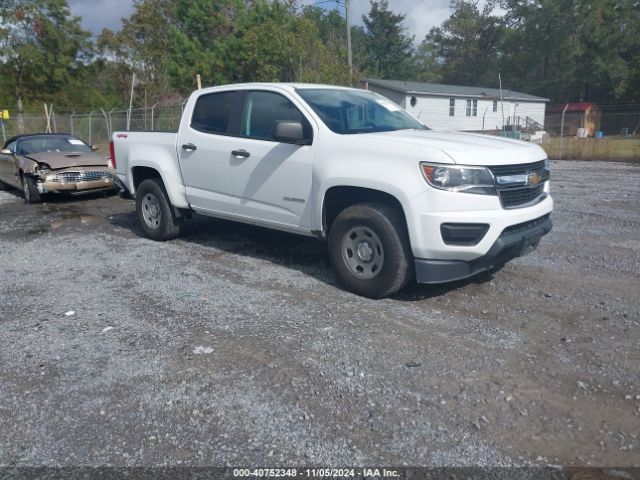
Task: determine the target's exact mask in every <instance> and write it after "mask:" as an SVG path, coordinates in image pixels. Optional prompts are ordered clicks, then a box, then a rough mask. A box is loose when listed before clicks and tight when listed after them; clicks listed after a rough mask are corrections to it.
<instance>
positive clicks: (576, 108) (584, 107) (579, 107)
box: [547, 102, 596, 113]
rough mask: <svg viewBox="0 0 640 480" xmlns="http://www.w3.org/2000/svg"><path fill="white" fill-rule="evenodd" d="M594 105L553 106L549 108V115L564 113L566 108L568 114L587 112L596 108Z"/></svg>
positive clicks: (570, 104) (566, 104)
mask: <svg viewBox="0 0 640 480" xmlns="http://www.w3.org/2000/svg"><path fill="white" fill-rule="evenodd" d="M595 106H596V105H595V104H594V103H588V102H583V103H563V104H562V105H551V106H549V108H547V112H549V113H562V112H563V111H564V108H565V107H567V112H586V111H587V110H589V109H590V108H593V107H595Z"/></svg>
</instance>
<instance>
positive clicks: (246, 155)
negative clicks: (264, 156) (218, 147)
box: [231, 149, 251, 158]
mask: <svg viewBox="0 0 640 480" xmlns="http://www.w3.org/2000/svg"><path fill="white" fill-rule="evenodd" d="M231 155H233V156H234V157H244V158H249V157H250V156H251V154H250V153H249V152H247V151H246V150H242V149H240V150H232V151H231Z"/></svg>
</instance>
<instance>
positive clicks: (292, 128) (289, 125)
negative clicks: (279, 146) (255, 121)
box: [271, 121, 311, 145]
mask: <svg viewBox="0 0 640 480" xmlns="http://www.w3.org/2000/svg"><path fill="white" fill-rule="evenodd" d="M271 137H272V138H273V139H274V140H276V141H278V142H286V143H295V144H296V145H311V140H310V139H308V138H304V129H303V128H302V123H300V122H290V121H279V122H275V123H274V124H273V131H272V132H271Z"/></svg>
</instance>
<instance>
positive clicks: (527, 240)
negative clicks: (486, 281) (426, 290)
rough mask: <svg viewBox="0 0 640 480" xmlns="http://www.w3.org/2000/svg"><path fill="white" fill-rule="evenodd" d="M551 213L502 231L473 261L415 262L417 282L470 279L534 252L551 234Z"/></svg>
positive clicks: (417, 260) (433, 260)
mask: <svg viewBox="0 0 640 480" xmlns="http://www.w3.org/2000/svg"><path fill="white" fill-rule="evenodd" d="M551 227H552V223H551V214H550V213H548V214H546V215H543V216H542V217H539V218H536V219H534V220H531V221H528V222H523V223H520V224H516V225H512V226H510V227H507V228H505V229H504V230H503V231H502V233H501V234H500V235H499V236H498V239H497V240H496V241H495V242H494V243H493V245H492V246H491V248H490V249H489V251H488V252H487V253H486V254H484V255H482V256H481V257H478V258H475V259H473V260H469V261H465V260H437V259H424V258H417V259H415V270H416V280H417V282H418V283H445V282H452V281H455V280H462V279H464V278H468V277H472V276H474V275H476V274H478V273H480V272H483V271H485V270H490V269H491V268H494V267H498V266H500V265H503V264H504V263H506V262H508V261H509V260H512V259H514V258H516V257H520V256H522V255H526V254H527V253H529V252H531V251H533V250H535V248H536V247H537V246H538V243H539V242H540V239H541V238H542V237H543V236H544V235H546V234H547V233H549V232H550V231H551Z"/></svg>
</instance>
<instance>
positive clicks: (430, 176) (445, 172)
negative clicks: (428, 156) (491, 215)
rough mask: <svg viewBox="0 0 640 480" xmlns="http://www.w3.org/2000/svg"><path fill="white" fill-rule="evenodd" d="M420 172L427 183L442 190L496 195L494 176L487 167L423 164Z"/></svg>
mask: <svg viewBox="0 0 640 480" xmlns="http://www.w3.org/2000/svg"><path fill="white" fill-rule="evenodd" d="M420 170H422V175H423V176H424V178H425V180H426V181H427V183H428V184H429V185H431V186H432V187H434V188H439V189H440V190H448V191H449V192H464V193H477V194H480V195H496V187H495V183H494V180H493V175H491V172H490V171H489V169H488V168H486V167H470V166H464V165H442V164H437V163H421V164H420Z"/></svg>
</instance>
